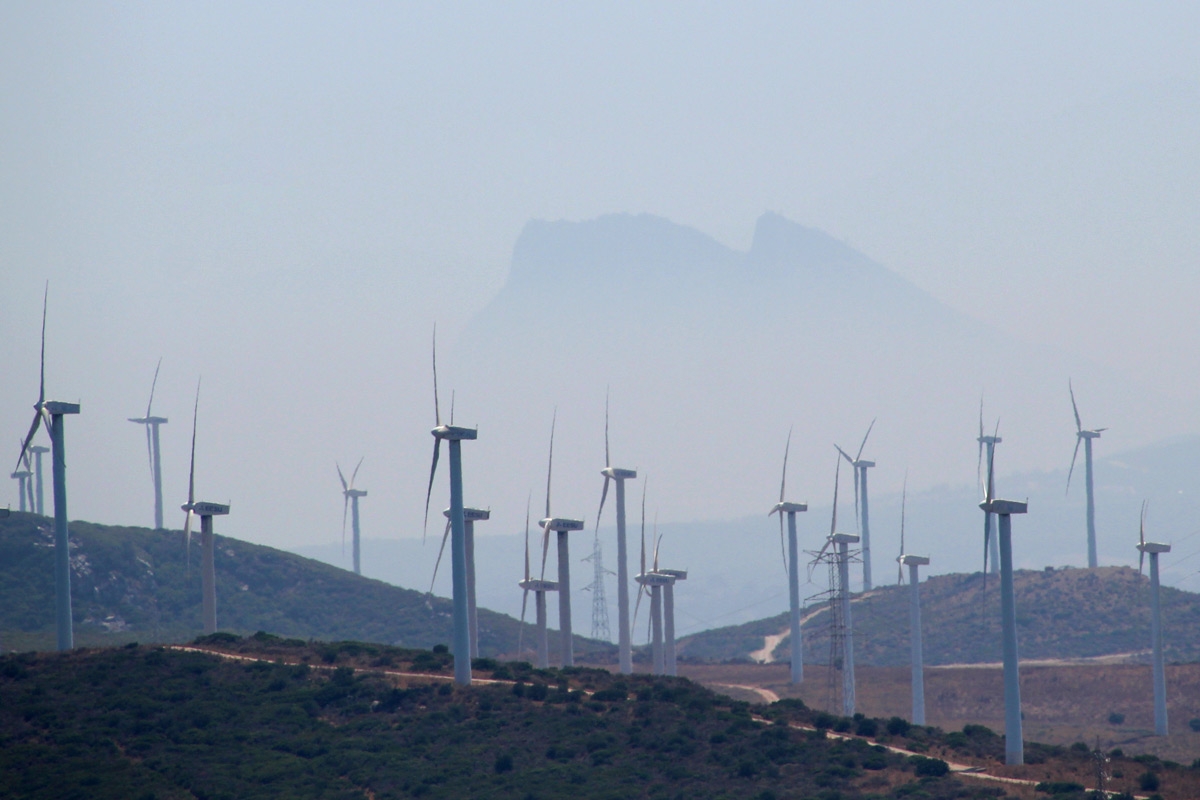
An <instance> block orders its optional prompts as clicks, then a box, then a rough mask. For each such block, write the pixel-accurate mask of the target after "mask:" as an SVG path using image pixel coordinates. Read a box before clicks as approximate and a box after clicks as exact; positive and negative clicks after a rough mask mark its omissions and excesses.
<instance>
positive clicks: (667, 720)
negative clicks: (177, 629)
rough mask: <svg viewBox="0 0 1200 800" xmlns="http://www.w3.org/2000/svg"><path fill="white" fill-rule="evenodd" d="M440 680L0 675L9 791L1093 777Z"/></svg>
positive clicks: (419, 656)
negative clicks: (968, 771) (953, 769)
mask: <svg viewBox="0 0 1200 800" xmlns="http://www.w3.org/2000/svg"><path fill="white" fill-rule="evenodd" d="M448 670H449V656H448V655H447V654H445V653H444V652H436V651H435V652H429V651H418V650H407V649H399V648H391V647H386V646H379V645H366V644H356V643H342V644H340V645H323V644H320V643H305V642H301V641H298V640H284V639H279V638H277V637H272V636H268V635H265V634H260V635H256V636H255V637H252V638H249V639H239V638H238V637H235V636H231V635H228V634H218V635H216V636H212V637H204V638H203V639H200V640H197V641H196V643H195V646H194V647H192V648H189V649H187V650H181V649H177V648H164V647H156V646H152V647H147V646H139V645H135V644H130V645H128V646H126V647H123V648H107V649H103V650H96V651H87V650H80V651H74V652H71V653H62V654H60V653H51V654H42V655H36V654H23V655H16V656H6V657H2V658H0V740H2V741H3V745H4V746H3V747H2V748H0V773H2V774H4V776H5V782H4V783H5V789H4V790H3V793H4V794H5V795H6V796H19V797H23V798H55V800H60V798H76V797H79V798H89V800H92V799H94V798H129V797H139V798H188V797H209V798H217V797H231V798H232V797H237V798H258V797H264V798H265V797H289V798H306V797H325V798H341V797H346V798H350V797H363V796H367V797H373V798H380V799H382V798H400V797H430V798H438V797H447V798H449V797H453V798H461V797H505V798H507V797H514V798H627V797H650V798H658V797H664V798H669V797H679V798H684V797H689V798H690V797H703V798H709V797H711V798H719V797H724V798H744V797H755V798H762V799H763V800H766V798H811V797H821V798H834V797H836V798H842V799H843V800H859V799H860V798H861V799H862V800H867V798H875V799H876V800H879V799H880V798H901V797H921V798H925V800H951V799H952V798H955V799H958V798H962V799H963V800H966V799H968V798H977V799H978V800H982V799H983V798H999V797H1021V798H1033V797H1038V796H1044V794H1042V793H1039V792H1037V791H1036V790H1035V789H1034V784H1035V783H1038V782H1039V781H1045V782H1046V783H1044V784H1042V786H1043V788H1048V787H1050V786H1051V785H1052V786H1053V787H1054V788H1057V789H1063V790H1066V791H1056V792H1053V793H1054V794H1055V795H1056V796H1059V797H1062V798H1072V800H1078V799H1079V798H1082V796H1083V795H1082V791H1080V790H1081V789H1082V787H1083V783H1082V781H1084V780H1087V776H1088V773H1089V770H1090V767H1091V764H1092V760H1091V755H1090V754H1089V753H1088V752H1087V748H1086V747H1084V748H1083V750H1082V751H1078V750H1076V749H1074V748H1070V749H1068V748H1063V747H1049V746H1043V745H1037V744H1032V743H1030V744H1028V745H1027V748H1026V750H1027V754H1028V756H1029V759H1030V761H1031V764H1030V765H1029V766H1026V767H1021V768H1005V767H1003V766H1001V765H999V764H998V761H997V759H998V757H1000V756H1001V754H1002V748H1003V740H1002V738H1001V737H999V736H997V735H996V734H994V733H992V732H991V731H990V730H988V729H986V728H981V727H979V726H970V727H968V728H966V729H964V731H963V732H962V733H952V734H949V735H947V734H943V733H942V732H941V731H938V730H936V729H932V728H922V727H917V726H910V725H908V724H907V723H904V722H903V720H899V719H891V720H875V719H870V718H865V717H857V718H855V719H849V718H840V717H836V716H833V715H830V714H824V713H820V712H814V711H811V710H809V709H807V708H806V707H805V706H804V704H803V703H800V702H798V701H795V700H790V701H783V702H780V703H776V704H774V705H772V706H770V707H768V708H766V709H756V711H757V712H758V713H757V714H755V713H752V711H751V708H750V706H749V705H748V704H746V703H743V702H737V701H732V700H730V699H729V698H726V697H722V696H720V695H716V694H714V693H712V692H711V691H709V690H707V689H704V688H702V687H700V686H697V685H696V684H693V683H691V682H690V681H688V680H686V679H650V678H647V677H644V676H633V677H630V678H628V679H623V680H622V679H618V678H617V677H615V676H613V675H611V674H609V673H607V672H603V671H598V670H587V669H579V668H575V669H571V670H565V671H557V670H547V671H540V670H533V669H531V668H530V667H529V665H528V664H527V663H523V662H517V663H507V664H505V663H499V662H496V661H492V660H488V659H484V660H480V661H478V662H477V664H476V676H477V677H479V678H487V679H488V680H487V681H480V682H479V683H477V684H475V685H474V686H472V687H470V688H467V689H462V688H455V687H454V686H453V685H452V684H451V683H450V682H449V681H448V680H447V679H446V678H447V673H448ZM830 729H832V730H830ZM835 731H836V732H839V733H834V732H835ZM891 748H895V749H891ZM914 753H921V754H924V755H915V754H914ZM942 759H947V760H950V759H953V760H954V761H956V762H959V766H958V767H957V769H960V770H961V769H965V768H967V767H968V766H969V767H972V768H978V769H983V770H988V771H992V772H994V773H995V774H1004V775H1006V776H1009V777H1012V778H1015V779H1016V780H1017V781H1018V782H1010V783H997V782H995V781H991V780H986V779H982V778H981V777H980V776H978V775H962V774H958V773H951V774H947V768H948V766H949V765H948V764H947V763H946V761H944V760H942ZM1113 763H1114V766H1116V767H1119V768H1120V771H1121V772H1122V775H1125V774H1128V775H1129V777H1128V779H1122V780H1121V781H1120V783H1119V784H1117V785H1116V786H1115V788H1124V787H1123V786H1122V784H1124V785H1135V786H1136V785H1137V783H1136V781H1137V780H1138V776H1141V775H1145V774H1147V773H1149V774H1150V775H1151V776H1152V778H1153V780H1154V781H1155V783H1156V785H1157V786H1158V787H1159V791H1160V792H1161V793H1162V795H1163V797H1164V798H1165V800H1181V799H1182V798H1184V797H1189V796H1194V791H1195V790H1196V789H1197V787H1198V786H1200V770H1197V769H1188V768H1185V767H1182V766H1180V765H1177V764H1169V763H1163V762H1159V761H1158V760H1157V759H1153V758H1150V759H1149V760H1144V761H1141V762H1138V761H1132V760H1128V759H1116V760H1114V762H1113ZM1114 771H1115V770H1114ZM1189 793H1193V794H1189Z"/></svg>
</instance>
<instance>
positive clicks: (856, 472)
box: [854, 467, 862, 533]
mask: <svg viewBox="0 0 1200 800" xmlns="http://www.w3.org/2000/svg"><path fill="white" fill-rule="evenodd" d="M861 472H862V470H860V469H859V468H858V467H855V468H854V531H855V532H856V533H862V522H860V521H859V519H858V481H859V477H860V474H861Z"/></svg>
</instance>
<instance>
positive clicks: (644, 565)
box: [641, 481, 646, 575]
mask: <svg viewBox="0 0 1200 800" xmlns="http://www.w3.org/2000/svg"><path fill="white" fill-rule="evenodd" d="M641 566H642V570H641V574H643V575H645V574H646V481H642V562H641Z"/></svg>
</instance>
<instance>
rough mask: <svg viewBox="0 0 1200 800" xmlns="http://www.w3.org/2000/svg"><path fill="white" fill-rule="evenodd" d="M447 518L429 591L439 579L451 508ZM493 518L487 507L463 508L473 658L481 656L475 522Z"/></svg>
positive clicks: (468, 618) (444, 513) (468, 610)
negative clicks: (476, 599) (477, 606)
mask: <svg viewBox="0 0 1200 800" xmlns="http://www.w3.org/2000/svg"><path fill="white" fill-rule="evenodd" d="M442 516H444V517H445V518H446V530H444V531H442V546H441V548H440V549H439V550H438V557H437V562H436V563H435V564H434V565H433V579H432V580H430V582H429V591H430V593H431V594H432V593H433V581H436V580H437V571H438V565H439V564H441V563H442V551H444V550H445V549H446V539H447V538H448V537H449V535H450V509H448V508H447V509H445V510H443V511H442ZM491 518H492V512H491V510H489V509H486V508H471V507H469V506H467V507H464V508H463V524H464V526H465V528H466V530H465V542H464V544H465V545H466V551H467V628H468V629H469V630H470V632H471V658H479V612H478V610H477V608H476V606H475V523H476V522H486V521H487V520H489V519H491Z"/></svg>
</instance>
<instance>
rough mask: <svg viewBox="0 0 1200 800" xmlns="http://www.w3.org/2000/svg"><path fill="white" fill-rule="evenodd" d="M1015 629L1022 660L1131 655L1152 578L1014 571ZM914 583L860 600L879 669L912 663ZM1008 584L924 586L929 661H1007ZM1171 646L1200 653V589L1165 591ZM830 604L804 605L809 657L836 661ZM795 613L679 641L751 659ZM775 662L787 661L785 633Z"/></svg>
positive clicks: (1109, 571)
mask: <svg viewBox="0 0 1200 800" xmlns="http://www.w3.org/2000/svg"><path fill="white" fill-rule="evenodd" d="M1014 583H1015V587H1014V588H1015V592H1016V602H1017V626H1018V627H1017V636H1018V648H1019V651H1020V656H1021V658H1022V659H1023V660H1031V659H1032V660H1041V659H1077V658H1096V657H1100V656H1129V660H1137V661H1146V660H1148V658H1149V648H1150V609H1149V579H1148V578H1146V576H1144V575H1142V576H1139V575H1138V573H1137V570H1134V569H1130V568H1128V567H1101V568H1098V569H1095V570H1088V569H1047V570H1040V571H1033V570H1020V571H1018V572H1017V573H1016V575H1015V581H1014ZM908 593H909V587H907V586H895V585H891V586H886V587H883V588H880V589H876V590H874V591H873V592H871V593H869V594H866V595H860V596H858V597H857V598H856V599H855V601H854V604H853V609H854V611H853V617H854V633H855V636H854V641H855V650H854V654H855V660H856V661H858V662H859V663H862V664H871V665H876V666H903V665H906V664H909V663H911V662H910V650H909V647H910V645H909V624H908V608H909V607H908ZM999 595H1000V587H999V582H998V581H997V580H996V579H995V578H990V579H989V580H988V581H987V586H986V588H985V586H984V581H983V575H982V574H981V573H975V574H973V575H938V576H936V577H933V578H930V579H928V580H926V581H923V582H922V583H921V606H922V608H921V614H922V623H923V627H924V630H925V638H924V654H925V660H926V663H927V664H930V665H935V664H978V663H989V662H992V663H994V662H999V661H1000V660H1001V658H1002V653H1001V649H1000V648H1001V643H1000V600H999ZM1162 602H1163V628H1164V634H1163V635H1164V650H1165V652H1166V655H1167V658H1168V660H1171V661H1198V660H1200V641H1197V639H1196V636H1195V633H1196V630H1197V628H1200V594H1195V593H1193V592H1184V591H1180V590H1178V589H1172V588H1170V587H1164V588H1163V589H1162ZM827 608H828V606H827V605H821V604H814V605H810V606H809V607H808V609H806V615H807V617H808V618H807V620H806V622H805V624H804V628H803V630H804V647H805V651H804V660H805V662H806V663H814V664H828V663H829V655H830V642H829V614H828V611H827ZM787 627H788V621H787V615H786V614H780V615H778V616H775V617H770V618H767V619H761V620H756V621H754V622H750V623H747V624H745V625H737V626H731V627H728V628H722V629H718V630H711V631H705V632H703V633H699V634H696V635H694V636H690V637H687V638H685V639H684V640H682V641H681V642H680V652H681V654H682V656H683V657H684V658H693V659H700V660H749V659H751V658H752V655H751V654H752V653H755V651H760V650H761V649H762V648H763V647H764V643H765V637H767V636H778V635H779V634H783V633H785V632H786V630H787ZM776 641H778V645H777V646H776V647H775V648H774V650H773V653H772V656H771V657H772V660H774V659H787V658H788V653H789V646H790V645H789V644H788V642H787V641H786V640H779V639H777V640H776Z"/></svg>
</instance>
